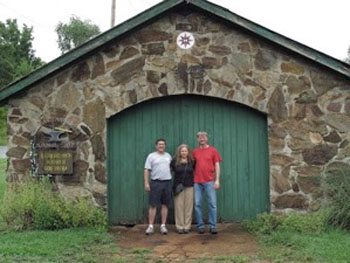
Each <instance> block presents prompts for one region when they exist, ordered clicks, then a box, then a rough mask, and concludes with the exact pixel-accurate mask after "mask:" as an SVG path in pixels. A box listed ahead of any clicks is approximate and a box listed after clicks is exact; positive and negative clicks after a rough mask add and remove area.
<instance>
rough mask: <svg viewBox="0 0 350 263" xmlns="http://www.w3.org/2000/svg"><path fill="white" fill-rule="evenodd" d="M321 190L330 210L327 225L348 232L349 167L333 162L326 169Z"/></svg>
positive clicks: (349, 206) (349, 226)
mask: <svg viewBox="0 0 350 263" xmlns="http://www.w3.org/2000/svg"><path fill="white" fill-rule="evenodd" d="M322 190H323V192H324V196H325V199H326V207H328V208H329V209H330V213H329V217H328V224H329V225H331V226H336V227H340V228H342V229H346V230H350V166H349V165H348V164H346V163H342V162H334V163H332V164H331V165H329V166H328V168H327V169H326V171H325V173H324V176H323V182H322Z"/></svg>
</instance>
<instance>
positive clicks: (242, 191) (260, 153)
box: [108, 95, 270, 224]
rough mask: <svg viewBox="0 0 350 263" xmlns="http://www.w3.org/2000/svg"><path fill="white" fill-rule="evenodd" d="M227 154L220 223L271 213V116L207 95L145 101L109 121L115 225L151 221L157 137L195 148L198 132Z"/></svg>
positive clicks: (110, 191) (170, 143) (111, 213)
mask: <svg viewBox="0 0 350 263" xmlns="http://www.w3.org/2000/svg"><path fill="white" fill-rule="evenodd" d="M200 130H205V131H207V132H208V134H209V143H210V144H211V145H213V146H215V147H216V148H217V149H218V150H219V152H220V153H221V155H222V158H223V162H222V165H221V170H222V172H221V189H220V190H219V191H218V217H219V218H218V219H219V221H221V222H233V221H240V220H242V219H244V218H249V217H252V216H254V215H256V214H257V213H261V212H264V211H268V210H269V208H270V207H269V204H270V201H269V167H268V138H267V121H266V116H265V115H264V114H262V113H260V112H257V111H254V110H252V109H250V108H248V107H245V106H243V105H240V104H237V103H233V102H228V101H224V100H220V99H214V98H208V97H202V96H191V95H181V96H170V97H164V98H159V99H153V100H150V101H147V102H143V103H140V104H138V105H136V106H133V107H131V108H129V109H126V110H124V111H122V112H121V113H118V114H117V115H115V116H114V117H112V118H110V119H109V121H108V215H109V221H110V224H137V223H145V222H147V220H146V219H147V208H148V195H147V194H146V193H145V192H144V187H143V168H144V162H145V159H146V156H147V154H148V153H150V152H152V151H154V142H155V140H156V139H157V138H165V139H166V140H167V151H168V152H169V153H170V154H171V155H173V153H174V151H175V149H176V147H177V145H179V144H181V143H186V144H188V145H190V147H195V146H196V144H197V142H196V133H197V131H200Z"/></svg>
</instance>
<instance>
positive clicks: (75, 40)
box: [56, 16, 100, 54]
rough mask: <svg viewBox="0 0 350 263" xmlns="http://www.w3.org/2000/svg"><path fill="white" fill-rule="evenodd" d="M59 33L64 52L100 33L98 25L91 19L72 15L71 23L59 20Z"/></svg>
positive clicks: (57, 31)
mask: <svg viewBox="0 0 350 263" xmlns="http://www.w3.org/2000/svg"><path fill="white" fill-rule="evenodd" d="M56 33H57V35H58V41H57V42H58V47H59V49H60V50H61V51H62V54H63V53H66V52H68V51H70V50H72V49H73V48H76V47H78V46H80V45H81V44H83V43H84V42H86V41H88V40H89V39H91V38H92V37H94V36H96V35H98V34H99V33H100V29H99V27H98V26H97V25H94V24H92V22H91V21H90V20H84V21H83V20H81V19H80V18H79V17H77V16H72V17H71V18H70V21H69V23H67V24H64V23H62V22H59V23H58V25H57V26H56Z"/></svg>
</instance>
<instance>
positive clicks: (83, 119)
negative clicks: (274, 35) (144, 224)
mask: <svg viewBox="0 0 350 263" xmlns="http://www.w3.org/2000/svg"><path fill="white" fill-rule="evenodd" d="M182 31H189V32H192V33H193V35H194V37H195V40H196V43H195V45H194V47H193V48H191V49H190V50H181V49H179V48H178V47H177V45H176V37H177V35H178V34H179V33H181V32H182ZM198 69H204V71H202V70H198ZM349 91H350V82H349V80H346V79H345V78H341V77H340V76H339V75H337V74H336V73H334V72H333V71H332V70H330V69H328V70H327V69H325V68H322V67H321V66H319V65H318V64H317V63H315V62H312V61H308V60H306V59H303V58H301V57H300V56H298V55H296V54H293V53H291V52H288V51H287V50H283V49H282V48H280V47H278V46H276V45H273V44H271V43H267V42H265V41H264V40H262V39H260V38H257V37H255V36H252V35H249V34H247V33H245V32H244V31H240V30H239V29H237V28H236V27H232V28H230V27H228V26H227V25H225V24H224V23H222V22H220V21H216V20H213V19H211V18H209V17H205V16H204V15H202V14H198V13H194V14H190V15H182V14H180V13H172V14H170V15H168V16H166V17H163V18H161V19H160V20H157V21H155V22H153V23H150V24H148V25H147V26H144V27H143V28H140V29H138V30H135V31H132V32H129V33H128V34H126V35H125V36H123V37H121V38H119V39H116V40H115V41H113V42H111V43H109V44H107V45H105V46H104V47H102V48H100V49H99V50H96V52H95V53H94V54H93V55H90V56H89V57H87V58H83V59H81V60H80V61H79V63H76V64H73V65H69V66H67V67H66V68H65V69H62V70H61V71H59V72H58V73H56V74H54V75H53V76H51V77H49V78H47V79H46V80H45V81H43V82H41V83H39V84H37V85H35V86H33V87H31V88H30V89H28V91H27V92H25V93H23V94H21V95H20V96H16V97H14V98H12V99H10V101H9V104H10V110H9V115H8V123H9V130H8V131H9V151H8V153H7V155H8V157H9V158H10V162H9V169H8V179H9V180H10V181H14V180H21V178H23V177H25V176H28V175H29V170H30V158H29V154H30V142H31V140H32V137H33V135H34V134H37V133H40V132H42V131H45V129H46V130H48V129H51V128H54V127H61V128H64V129H67V130H70V131H71V132H70V133H69V134H68V135H67V136H68V140H70V141H76V142H77V154H76V156H75V160H74V171H75V174H74V176H73V177H67V176H57V177H55V178H56V183H57V187H58V189H59V190H60V191H62V193H63V194H65V195H66V196H69V197H75V196H89V197H93V200H95V201H96V202H97V204H99V205H101V206H105V205H106V176H107V173H106V166H105V161H106V145H105V144H106V119H108V118H109V117H111V116H113V115H115V114H116V113H118V112H120V111H122V110H123V109H125V108H127V107H130V106H132V105H134V104H137V103H139V102H141V101H145V100H148V99H151V98H155V97H161V96H169V95H173V94H184V93H188V94H199V95H204V96H211V97H218V98H224V99H226V100H229V101H233V102H237V103H241V104H245V105H248V106H249V107H252V108H254V109H257V110H259V111H261V112H265V113H267V115H268V126H269V154H270V185H271V187H270V188H271V202H272V208H273V209H285V208H296V209H317V208H318V206H319V201H318V197H319V196H320V188H319V187H320V176H321V174H322V172H323V171H324V170H325V169H326V168H327V166H329V165H332V163H334V162H341V163H342V164H343V165H345V166H349V163H350V158H349V156H350V145H349V140H350V118H349V117H350V94H349Z"/></svg>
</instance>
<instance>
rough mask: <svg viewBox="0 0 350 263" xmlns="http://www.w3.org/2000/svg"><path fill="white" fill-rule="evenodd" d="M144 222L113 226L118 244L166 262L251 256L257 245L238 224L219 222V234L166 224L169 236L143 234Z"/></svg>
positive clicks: (157, 229) (157, 233)
mask: <svg viewBox="0 0 350 263" xmlns="http://www.w3.org/2000/svg"><path fill="white" fill-rule="evenodd" d="M146 227H147V226H146V225H137V226H134V227H131V228H127V227H114V228H113V229H112V230H111V231H112V232H114V233H118V238H117V240H118V241H117V243H118V247H120V248H122V249H124V250H130V249H133V250H134V251H135V249H139V250H142V249H147V250H150V251H151V253H150V256H151V257H152V258H153V259H161V260H164V261H166V262H173V261H184V260H196V259H201V258H213V257H216V256H242V255H244V256H254V255H256V254H257V251H258V245H257V242H256V240H255V238H254V237H253V236H252V235H250V234H249V233H247V232H246V231H244V230H243V229H242V227H241V226H240V225H239V224H220V225H218V231H219V233H218V235H212V234H210V233H208V232H206V233H205V234H203V235H199V234H197V233H196V232H195V231H193V232H190V233H189V234H181V235H180V234H177V233H176V232H175V228H174V226H168V230H169V233H168V235H161V234H160V233H159V226H157V228H156V231H157V232H156V233H155V234H153V235H151V236H146V235H145V234H144V231H145V229H146Z"/></svg>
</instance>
